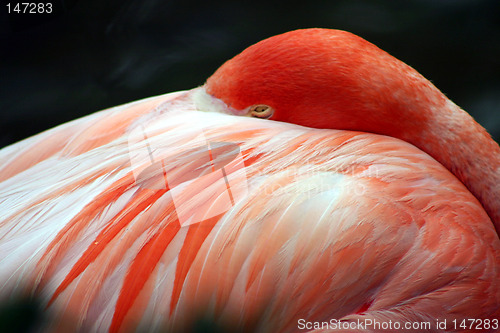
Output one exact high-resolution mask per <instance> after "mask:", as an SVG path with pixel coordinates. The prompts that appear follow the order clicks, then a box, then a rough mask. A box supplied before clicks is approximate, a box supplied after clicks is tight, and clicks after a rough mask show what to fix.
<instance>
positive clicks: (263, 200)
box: [0, 92, 500, 332]
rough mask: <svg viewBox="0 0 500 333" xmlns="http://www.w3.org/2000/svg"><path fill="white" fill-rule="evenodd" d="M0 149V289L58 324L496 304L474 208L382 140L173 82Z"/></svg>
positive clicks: (166, 323) (488, 245)
mask: <svg viewBox="0 0 500 333" xmlns="http://www.w3.org/2000/svg"><path fill="white" fill-rule="evenodd" d="M0 157H1V158H2V161H4V162H3V163H2V166H1V167H0V168H1V170H2V171H1V177H0V178H1V180H2V182H0V214H1V215H0V253H1V254H2V256H1V257H0V297H1V298H2V299H6V298H8V297H11V296H12V295H15V294H19V293H24V292H27V293H30V294H35V295H38V296H40V297H42V299H43V302H44V304H45V305H46V306H47V308H48V309H49V310H50V311H52V312H53V313H55V314H57V315H56V317H55V318H54V324H53V325H54V327H56V328H57V327H59V328H60V327H63V326H64V325H65V324H64V322H68V321H72V322H73V323H74V327H73V328H74V329H77V330H86V331H101V330H104V329H109V330H110V331H119V330H124V329H125V328H127V329H129V328H131V329H133V328H145V329H156V330H161V329H170V330H174V331H175V330H182V329H187V328H189V327H190V325H191V324H192V323H193V322H195V321H196V319H199V316H200V314H204V315H206V316H209V317H211V318H213V319H214V320H215V321H217V322H218V323H220V324H224V325H233V326H236V327H241V326H245V327H247V328H249V329H254V330H257V331H262V332H265V331H267V332H275V331H294V330H296V329H297V320H298V319H299V318H308V319H309V320H328V319H330V318H342V319H343V320H355V319H357V318H365V317H367V316H368V317H369V316H371V317H373V318H391V316H396V315H395V313H396V312H398V311H399V312H398V313H400V314H405V313H407V314H408V315H407V317H404V315H398V316H399V317H401V318H411V319H414V320H417V319H422V318H424V319H425V318H428V317H432V316H438V317H439V316H441V317H442V318H462V317H464V316H466V315H471V314H473V315H474V316H476V317H477V318H483V317H485V316H488V315H489V316H492V315H496V314H497V313H498V311H500V310H499V304H500V301H499V300H500V294H499V291H498V289H499V288H498V281H500V279H499V277H500V273H499V272H498V267H499V263H500V255H499V253H500V241H499V239H498V236H497V235H496V232H495V230H494V229H493V227H492V224H491V221H490V220H489V218H488V216H487V215H486V213H485V212H484V210H483V209H482V207H481V206H480V204H479V203H478V201H477V200H476V199H475V198H474V197H473V196H472V195H471V194H470V193H469V192H468V191H467V189H466V188H465V187H464V186H463V185H462V184H461V183H460V182H459V181H458V180H457V179H456V178H455V177H454V176H453V175H452V174H450V173H449V172H448V171H447V170H446V169H444V168H443V167H442V166H441V165H439V164H438V163H437V162H436V161H434V160H433V159H432V158H431V157H429V156H428V155H426V154H425V153H423V152H421V151H419V150H418V149H416V148H415V147H413V146H411V145H409V144H407V143H404V142H402V141H399V140H396V139H392V138H388V137H383V136H377V135H372V134H366V133H359V132H349V131H333V130H317V129H308V128H304V127H300V126H294V125H290V124H284V123H279V122H271V121H265V120H261V119H247V118H241V117H234V116H229V115H223V114H216V113H208V112H200V111H197V110H196V107H195V106H194V104H193V103H192V102H191V100H190V98H189V93H186V92H181V93H175V94H169V95H163V96H158V97H155V98H151V99H148V100H144V101H140V102H136V103H132V104H129V105H125V106H121V107H118V108H114V109H110V110H106V111H102V112H100V113H97V114H94V115H92V116H89V117H86V118H82V119H80V120H77V121H74V122H71V123H69V124H66V125H62V126H60V127H57V128H55V129H53V130H50V131H48V132H45V133H42V134H40V135H38V136H35V137H33V138H30V139H27V140H25V141H23V142H20V143H18V144H16V145H13V146H11V147H7V148H6V149H4V150H2V151H0ZM450 198H453V200H450ZM471 285H474V288H471ZM395 291H397V292H395ZM471 303H473V304H474V309H472V310H471V309H470V306H469V305H470V304H471ZM363 316H365V317H363ZM398 316H396V317H398ZM399 317H398V318H399ZM68 318H69V319H68ZM61 325H63V326H61Z"/></svg>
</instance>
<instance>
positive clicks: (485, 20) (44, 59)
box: [0, 0, 500, 147]
mask: <svg viewBox="0 0 500 333" xmlns="http://www.w3.org/2000/svg"><path fill="white" fill-rule="evenodd" d="M7 2H8V1H3V0H2V2H1V3H2V6H1V7H0V42H1V44H0V147H3V146H5V145H8V144H10V143H13V142H16V141H18V140H21V139H23V138H25V137H28V136H30V135H33V134H36V133H38V132H40V131H43V130H45V129H48V128H51V127H53V126H55V125H58V124H61V123H64V122H66V121H69V120H71V119H75V118H78V117H81V116H84V115H86V114H89V113H92V112H95V111H98V110H100V109H103V108H107V107H110V106H114V105H118V104H122V103H126V102H129V101H133V100H137V99H140V98H144V97H149V96H152V95H157V94H163V93H166V92H171V91H177V90H183V89H190V88H193V87H196V86H198V85H201V84H203V83H204V81H205V79H206V78H207V77H208V76H210V75H211V74H212V73H213V72H214V71H215V69H217V67H218V66H220V65H221V64H222V63H223V62H224V61H225V60H227V59H229V58H231V57H232V56H234V55H235V54H237V53H238V52H240V51H241V50H243V49H244V48H245V47H247V46H249V45H251V44H253V43H255V42H257V41H259V40H261V39H263V38H266V37H269V36H272V35H275V34H278V33H282V32H285V31H289V30H293V29H297V28H307V27H325V28H336V29H343V30H348V31H351V32H353V33H355V34H358V35H360V36H362V37H364V38H365V39H367V40H369V41H371V42H373V43H375V44H376V45H378V46H379V47H381V48H382V49H384V50H386V51H388V52H389V53H391V54H392V55H394V56H396V57H397V58H399V59H401V60H403V61H405V62H406V63H407V64H409V65H411V66H413V67H414V68H416V69H417V70H418V71H419V72H420V73H422V74H423V75H424V76H426V77H427V78H428V79H430V80H431V81H433V82H434V84H435V85H436V86H437V87H438V88H440V89H441V90H442V91H443V92H444V93H445V94H446V95H447V96H448V97H450V98H451V99H452V100H453V101H454V102H456V103H457V104H458V105H460V106H461V107H463V108H464V109H465V110H467V111H468V112H469V113H471V114H472V115H473V116H474V117H475V118H476V120H477V121H478V122H480V123H481V124H482V125H483V126H484V127H486V128H487V129H488V131H489V132H490V133H491V134H492V135H493V136H494V138H495V139H496V140H497V142H498V141H499V139H500V1H498V0H455V1H453V0H410V1H394V0H379V1H367V0H365V1H362V0H354V1H353V0H350V1H349V0H345V1H317V0H303V1H300V2H290V1H287V2H282V3H278V2H274V3H271V2H270V1H257V0H255V1H240V2H236V1H218V2H215V1H189V0H184V1H177V0H176V1H173V0H171V1H168V0H167V1H160V0H142V1H141V0H121V1H117V0H111V1H104V0H101V1H97V0H85V1H83V0H81V1H78V0H67V1H65V0H52V1H50V2H52V3H53V6H54V12H53V13H52V14H18V13H11V14H8V13H7V7H6V3H7ZM9 2H11V4H12V3H15V2H13V1H9ZM46 2H49V0H47V1H46Z"/></svg>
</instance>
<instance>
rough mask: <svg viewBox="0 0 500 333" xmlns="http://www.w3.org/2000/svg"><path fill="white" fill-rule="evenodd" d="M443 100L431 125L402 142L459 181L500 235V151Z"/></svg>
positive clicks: (466, 116) (469, 119) (465, 115)
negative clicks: (437, 163) (429, 157)
mask: <svg viewBox="0 0 500 333" xmlns="http://www.w3.org/2000/svg"><path fill="white" fill-rule="evenodd" d="M436 90H437V89H436ZM440 94H441V93H440ZM441 95H442V94H441ZM442 96H443V99H442V101H444V103H441V105H440V106H441V107H439V108H436V110H435V112H431V115H432V116H431V117H432V118H433V119H432V118H431V119H429V123H430V124H432V125H431V126H428V127H427V128H426V129H425V130H423V131H422V132H421V133H419V135H411V133H410V135H411V137H404V135H403V138H402V139H404V140H405V141H408V142H410V143H412V144H414V145H415V146H417V147H419V148H420V149H422V150H424V151H425V152H427V153H428V154H429V155H431V156H432V157H434V158H435V159H436V160H438V161H439V162H440V163H441V164H442V165H444V166H445V167H446V168H447V169H448V170H450V171H451V172H452V173H453V174H454V175H455V176H456V177H457V178H458V179H460V181H461V182H462V183H463V184H464V185H465V186H467V188H468V189H469V191H470V192H471V193H472V194H473V195H474V196H475V197H476V198H477V199H478V200H479V201H480V202H481V204H482V205H483V207H484V209H485V210H486V212H487V213H488V215H489V217H490V218H491V220H492V222H493V224H494V226H495V229H496V231H497V234H498V235H500V200H499V199H500V198H499V194H500V147H499V146H498V144H497V143H496V142H495V141H494V140H493V139H492V138H491V136H490V135H489V134H488V133H487V132H486V130H485V129H484V128H483V127H482V126H481V125H479V124H478V123H477V122H476V121H475V120H474V119H473V118H472V117H471V116H470V115H469V114H468V113H467V112H465V111H464V110H462V109H461V108H460V107H458V106H457V105H456V104H455V103H453V102H452V101H450V100H449V99H447V98H446V97H444V95H442Z"/></svg>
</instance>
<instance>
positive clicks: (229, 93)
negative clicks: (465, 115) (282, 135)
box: [205, 29, 446, 139]
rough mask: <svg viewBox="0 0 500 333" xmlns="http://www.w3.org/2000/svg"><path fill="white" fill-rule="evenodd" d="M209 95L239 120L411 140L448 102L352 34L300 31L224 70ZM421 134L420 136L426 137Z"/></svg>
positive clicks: (250, 51)
mask: <svg viewBox="0 0 500 333" xmlns="http://www.w3.org/2000/svg"><path fill="white" fill-rule="evenodd" d="M205 89H206V92H207V93H208V94H209V95H211V96H212V97H215V98H216V99H218V100H220V101H222V102H223V103H224V104H225V105H226V107H227V109H228V110H231V112H232V113H233V114H237V115H248V116H254V117H260V118H270V119H273V120H277V121H284V122H289V123H294V124H298V125H302V126H308V127H315V128H330V129H349V130H359V131H366V132H372V133H380V134H386V135H391V136H394V137H399V138H402V139H406V138H405V136H406V135H407V134H408V131H411V130H412V128H415V126H416V125H417V124H420V125H419V126H425V124H426V120H427V117H428V114H427V112H425V107H424V108H422V103H426V104H427V105H428V106H429V105H431V107H433V106H435V105H436V104H440V105H442V104H443V103H444V102H445V100H446V98H445V97H444V95H442V94H441V93H440V92H439V90H437V88H435V87H434V86H433V85H432V84H431V83H430V82H429V81H427V80H426V79H425V78H423V77H422V76H421V75H420V74H418V73H417V72H416V71H415V70H414V69H412V68H411V67H409V66H407V65H406V64H404V63H403V62H401V61H399V60H397V59H396V58H394V57H392V56H390V55H389V54H388V53H386V52H384V51H382V50H381V49H379V48H378V47H376V46H375V45H373V44H371V43H369V42H367V41H366V40H364V39H362V38H360V37H358V36H356V35H353V34H351V33H349V32H345V31H340V30H330V29H303V30H295V31H291V32H288V33H284V34H281V35H277V36H274V37H271V38H268V39H265V40H263V41H261V42H259V43H257V44H254V45H252V46H250V47H249V48H247V49H246V50H244V51H243V52H242V53H240V54H238V55H237V56H235V57H234V58H233V59H231V60H229V61H227V62H226V63H225V64H223V65H222V66H221V67H220V68H219V69H218V70H217V71H216V72H215V73H214V74H213V75H212V76H211V77H210V78H209V79H208V80H207V82H206V85H205ZM420 130H421V129H420Z"/></svg>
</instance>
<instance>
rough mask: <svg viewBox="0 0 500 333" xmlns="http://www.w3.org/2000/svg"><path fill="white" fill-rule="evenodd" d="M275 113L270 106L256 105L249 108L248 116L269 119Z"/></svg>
mask: <svg viewBox="0 0 500 333" xmlns="http://www.w3.org/2000/svg"><path fill="white" fill-rule="evenodd" d="M273 113H274V109H273V108H272V107H270V106H269V105H265V104H256V105H252V106H251V107H249V108H248V113H247V115H248V116H250V117H255V118H263V119H269V118H270V117H271V116H272V115H273Z"/></svg>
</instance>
